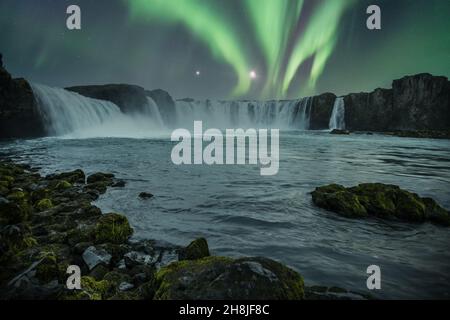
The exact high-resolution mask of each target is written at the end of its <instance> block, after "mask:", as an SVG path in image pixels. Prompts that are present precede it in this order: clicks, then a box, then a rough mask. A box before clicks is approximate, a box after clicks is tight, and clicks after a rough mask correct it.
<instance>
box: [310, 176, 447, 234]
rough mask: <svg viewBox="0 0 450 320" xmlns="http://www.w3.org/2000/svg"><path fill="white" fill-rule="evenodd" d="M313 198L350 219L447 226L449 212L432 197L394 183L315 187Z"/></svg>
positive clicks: (322, 205)
mask: <svg viewBox="0 0 450 320" xmlns="http://www.w3.org/2000/svg"><path fill="white" fill-rule="evenodd" d="M312 199H313V202H314V204H316V205H317V206H319V207H321V208H324V209H327V210H330V211H333V212H336V213H338V214H340V215H342V216H345V217H350V218H360V217H365V216H367V215H370V216H376V217H378V218H383V219H398V220H403V221H409V222H416V223H420V222H424V221H427V220H428V221H431V222H434V223H437V224H441V225H445V226H449V225H450V215H449V213H448V211H447V210H445V209H444V208H442V207H440V206H439V205H438V204H437V203H436V202H435V201H434V200H433V199H430V198H421V197H419V196H418V195H417V194H415V193H412V192H408V191H406V190H402V189H400V187H398V186H395V185H386V184H382V183H365V184H360V185H358V186H356V187H352V188H344V187H343V186H340V185H329V186H324V187H319V188H316V190H315V191H313V192H312Z"/></svg>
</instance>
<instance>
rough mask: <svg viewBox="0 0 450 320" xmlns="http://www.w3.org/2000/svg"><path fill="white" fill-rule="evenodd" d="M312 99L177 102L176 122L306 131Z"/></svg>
mask: <svg viewBox="0 0 450 320" xmlns="http://www.w3.org/2000/svg"><path fill="white" fill-rule="evenodd" d="M311 101H312V99H311V98H304V99H301V100H289V101H215V100H213V101H211V100H206V101H184V100H179V101H177V102H176V107H175V108H176V118H177V119H176V120H177V121H176V123H177V125H178V126H180V127H182V126H186V124H187V123H188V124H189V123H193V122H194V121H195V120H202V121H203V122H204V124H205V126H206V127H209V128H212V127H214V128H221V129H224V128H237V127H239V128H279V129H300V130H307V129H308V128H309V118H310V112H311Z"/></svg>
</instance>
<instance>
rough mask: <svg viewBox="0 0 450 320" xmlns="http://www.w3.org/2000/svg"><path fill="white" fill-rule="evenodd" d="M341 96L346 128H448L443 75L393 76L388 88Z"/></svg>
mask: <svg viewBox="0 0 450 320" xmlns="http://www.w3.org/2000/svg"><path fill="white" fill-rule="evenodd" d="M344 100H345V123H346V127H347V129H349V130H360V131H393V130H394V131H395V130H448V129H449V128H450V82H449V81H448V79H447V78H445V77H435V76H432V75H430V74H426V73H425V74H417V75H414V76H407V77H404V78H402V79H400V80H394V82H393V84H392V89H376V90H375V91H373V92H371V93H352V94H349V95H347V96H345V98H344Z"/></svg>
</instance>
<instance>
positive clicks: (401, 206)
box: [395, 190, 425, 222]
mask: <svg viewBox="0 0 450 320" xmlns="http://www.w3.org/2000/svg"><path fill="white" fill-rule="evenodd" d="M396 202H397V207H396V212H395V213H396V216H397V217H398V218H400V219H403V220H408V221H413V222H423V221H425V204H424V203H423V202H422V201H421V200H420V198H419V197H418V196H417V195H416V194H413V193H409V192H407V191H403V190H401V191H399V192H398V193H397V194H396Z"/></svg>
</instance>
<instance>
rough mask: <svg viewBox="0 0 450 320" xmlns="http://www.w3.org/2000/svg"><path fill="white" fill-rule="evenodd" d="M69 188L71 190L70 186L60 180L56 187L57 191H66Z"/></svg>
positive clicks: (68, 183)
mask: <svg viewBox="0 0 450 320" xmlns="http://www.w3.org/2000/svg"><path fill="white" fill-rule="evenodd" d="M70 188H72V184H71V183H70V182H68V181H66V180H62V181H60V182H58V184H57V185H56V189H57V190H66V189H70Z"/></svg>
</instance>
